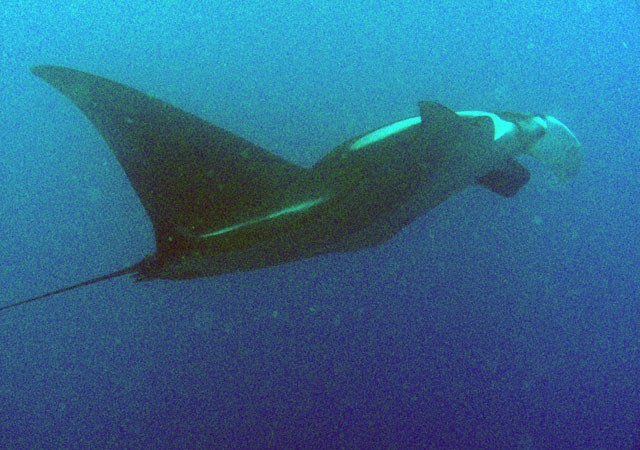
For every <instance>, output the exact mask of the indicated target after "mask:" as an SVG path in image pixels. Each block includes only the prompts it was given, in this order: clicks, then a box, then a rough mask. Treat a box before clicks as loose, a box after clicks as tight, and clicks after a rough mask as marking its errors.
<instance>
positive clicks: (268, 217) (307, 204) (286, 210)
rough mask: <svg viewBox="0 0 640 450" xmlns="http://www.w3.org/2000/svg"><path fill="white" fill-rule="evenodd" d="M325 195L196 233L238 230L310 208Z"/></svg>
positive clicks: (202, 235)
mask: <svg viewBox="0 0 640 450" xmlns="http://www.w3.org/2000/svg"><path fill="white" fill-rule="evenodd" d="M326 199H327V197H320V198H315V199H312V200H307V201H305V202H302V203H298V204H296V205H292V206H289V207H287V208H283V209H280V210H278V211H275V212H272V213H271V214H267V215H266V216H263V217H258V218H255V219H251V220H247V221H246V222H241V223H237V224H235V225H230V226H228V227H225V228H221V229H220V230H216V231H212V232H211V233H203V234H200V235H198V237H199V238H203V239H207V238H211V237H215V236H220V235H221V234H225V233H229V232H231V231H235V230H238V229H240V228H244V227H248V226H250V225H255V224H258V223H261V222H266V221H267V220H271V219H275V218H277V217H280V216H284V215H287V214H295V213H299V212H302V211H306V210H307V209H309V208H312V207H314V206H316V205H318V204H320V203H322V202H324V201H325V200H326Z"/></svg>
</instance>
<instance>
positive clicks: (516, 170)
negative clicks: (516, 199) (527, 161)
mask: <svg viewBox="0 0 640 450" xmlns="http://www.w3.org/2000/svg"><path fill="white" fill-rule="evenodd" d="M529 178H531V174H530V173H529V170H528V169H527V168H526V167H525V166H523V165H522V164H520V163H519V162H518V161H516V160H515V159H508V160H507V161H506V162H505V163H504V165H503V166H502V167H500V168H499V169H495V170H492V171H491V172H489V173H487V174H486V175H483V176H481V177H480V178H478V184H481V185H482V186H484V187H486V188H487V189H489V190H491V191H493V192H495V193H496V194H500V195H502V196H503V197H513V196H514V195H516V193H517V192H518V191H519V190H520V188H521V187H522V186H524V185H525V184H527V182H528V181H529Z"/></svg>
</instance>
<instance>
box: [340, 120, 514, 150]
mask: <svg viewBox="0 0 640 450" xmlns="http://www.w3.org/2000/svg"><path fill="white" fill-rule="evenodd" d="M456 114H457V115H459V116H460V117H488V118H490V119H491V120H492V121H493V130H494V132H493V140H494V141H497V140H498V139H500V138H501V137H503V136H505V135H506V134H509V133H513V132H514V131H515V130H516V126H515V125H514V124H513V123H512V122H509V121H506V120H504V119H501V118H500V116H498V115H497V114H494V113H490V112H486V111H459V112H457V113H456ZM420 122H421V118H420V116H417V117H409V118H408V119H404V120H400V121H398V122H394V123H392V124H389V125H386V126H384V127H382V128H378V129H377V130H374V131H372V132H371V133H368V134H365V135H364V136H362V137H361V138H360V139H358V140H357V141H355V142H354V143H353V144H351V146H350V147H349V150H351V151H356V150H360V149H361V148H363V147H366V146H368V145H371V144H375V143H376V142H379V141H381V140H383V139H386V138H388V137H391V136H393V135H394V134H397V133H400V132H402V131H404V130H406V129H407V128H410V127H412V126H414V125H417V124H419V123H420Z"/></svg>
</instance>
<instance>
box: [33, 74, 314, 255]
mask: <svg viewBox="0 0 640 450" xmlns="http://www.w3.org/2000/svg"><path fill="white" fill-rule="evenodd" d="M32 71H33V73H34V74H35V75H37V76H39V77H40V78H42V79H44V80H45V81H47V82H48V83H49V84H51V85H52V86H54V87H55V88H57V89H58V90H59V91H61V92H62V93H63V94H64V95H65V96H66V97H68V98H69V99H70V100H71V101H72V102H73V103H75V105H76V106H77V107H78V108H80V110H81V111H82V112H83V113H84V114H85V115H86V116H87V118H88V119H89V120H90V121H91V122H92V123H93V125H94V126H95V127H96V128H97V129H98V131H99V132H100V134H101V135H102V136H103V137H104V139H105V141H107V143H108V144H109V147H111V149H112V150H113V153H114V154H115V156H116V158H117V159H118V162H119V163H120V165H121V166H122V168H123V169H124V171H125V173H126V174H127V177H128V178H129V181H130V182H131V185H132V186H133V188H134V189H135V191H136V193H137V194H138V197H139V198H140V201H141V202H142V205H143V206H144V208H145V209H146V211H147V214H148V215H149V218H150V219H151V222H152V224H153V227H154V231H155V234H156V244H157V247H158V253H160V254H163V253H172V254H173V255H174V256H179V254H180V253H181V252H185V251H187V250H188V249H189V247H190V246H191V242H190V241H189V240H188V239H181V237H180V236H178V235H177V234H176V233H175V230H177V229H178V228H180V227H182V228H184V229H189V230H194V232H199V231H202V230H211V229H214V230H215V229H224V228H226V227H229V226H232V225H234V224H237V223H244V222H246V221H247V220H250V219H251V218H253V217H254V216H256V215H257V214H260V212H261V211H263V210H264V209H265V208H268V207H270V202H273V201H274V200H273V199H275V198H279V196H281V194H282V192H283V191H284V190H285V189H286V188H287V187H288V186H289V185H290V184H291V183H293V182H296V181H298V180H300V179H301V178H302V177H303V176H304V174H305V173H306V172H307V169H305V168H303V167H300V166H297V165H295V164H293V163H290V162H288V161H286V160H284V159H283V158H280V157H278V156H276V155H273V154H271V153H269V152H268V151H266V150H264V149H262V148H260V147H258V146H257V145H254V144H252V143H251V142H249V141H247V140H246V139H243V138H241V137H240V136H237V135H235V134H233V133H230V132H229V131H226V130H224V129H222V128H219V127H217V126H215V125H212V124H210V123H208V122H207V121H205V120H203V119H200V118H199V117H196V116H194V115H193V114H190V113H188V112H186V111H183V110H181V109H179V108H176V107H175V106H172V105H170V104H168V103H166V102H163V101H161V100H159V99H157V98H154V97H152V96H149V95H147V94H144V93H143V92H140V91H138V90H136V89H133V88H131V87H129V86H125V85H123V84H120V83H117V82H115V81H111V80H108V79H106V78H102V77H99V76H96V75H92V74H89V73H85V72H81V71H78V70H73V69H68V68H66V67H57V66H37V67H34V68H33V69H32ZM286 206H288V205H285V206H284V207H286ZM282 208H283V206H281V205H274V206H273V209H276V210H277V209H282Z"/></svg>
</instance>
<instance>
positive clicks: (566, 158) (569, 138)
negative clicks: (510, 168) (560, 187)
mask: <svg viewBox="0 0 640 450" xmlns="http://www.w3.org/2000/svg"><path fill="white" fill-rule="evenodd" d="M544 120H545V123H546V126H545V128H546V130H545V134H544V136H543V137H542V138H541V139H540V140H538V141H537V142H536V143H535V144H534V145H532V146H531V148H530V149H529V151H528V153H529V154H530V155H531V156H533V157H534V158H536V159H539V160H540V161H541V162H542V163H543V164H544V165H546V166H547V167H548V168H549V169H550V170H551V171H552V172H553V173H554V174H555V175H556V176H557V177H558V179H559V180H560V181H562V182H566V181H568V180H569V179H571V178H573V177H574V176H576V174H577V173H578V170H579V169H580V165H581V164H582V145H581V144H580V142H579V141H578V139H577V138H576V137H575V135H574V134H573V133H572V132H571V130H570V129H569V128H568V127H567V126H566V125H565V124H563V123H562V122H560V121H559V120H558V119H556V118H555V117H553V116H544Z"/></svg>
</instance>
